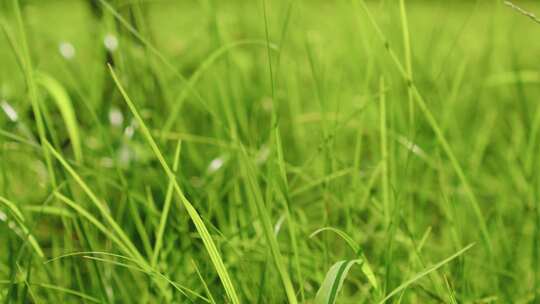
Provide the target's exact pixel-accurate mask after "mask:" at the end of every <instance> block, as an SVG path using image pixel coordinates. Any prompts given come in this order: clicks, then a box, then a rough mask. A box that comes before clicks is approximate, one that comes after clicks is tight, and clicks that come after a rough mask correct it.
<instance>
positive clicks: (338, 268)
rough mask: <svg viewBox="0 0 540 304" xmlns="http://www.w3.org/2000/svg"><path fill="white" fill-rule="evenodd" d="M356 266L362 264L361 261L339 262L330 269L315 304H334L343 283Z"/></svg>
mask: <svg viewBox="0 0 540 304" xmlns="http://www.w3.org/2000/svg"><path fill="white" fill-rule="evenodd" d="M354 264H359V265H361V264H362V260H361V259H357V260H349V261H347V260H345V261H339V262H337V263H335V264H334V265H332V267H330V270H328V272H327V273H326V276H325V278H324V281H323V283H322V284H321V287H320V288H319V290H318V291H317V295H316V296H315V304H334V303H336V299H337V296H338V293H339V291H340V290H341V287H343V282H344V281H345V278H346V277H347V274H348V273H349V270H350V269H351V267H352V266H353V265H354Z"/></svg>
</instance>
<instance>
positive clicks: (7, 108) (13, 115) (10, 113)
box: [0, 100, 19, 122]
mask: <svg viewBox="0 0 540 304" xmlns="http://www.w3.org/2000/svg"><path fill="white" fill-rule="evenodd" d="M0 106H1V107H2V110H4V112H5V113H6V115H7V117H8V118H9V120H11V121H13V122H16V121H17V120H18V119H19V115H17V111H15V109H14V108H13V107H12V106H11V105H10V104H9V103H8V102H7V101H5V100H2V102H0Z"/></svg>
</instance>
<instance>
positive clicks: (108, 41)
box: [103, 34, 118, 52]
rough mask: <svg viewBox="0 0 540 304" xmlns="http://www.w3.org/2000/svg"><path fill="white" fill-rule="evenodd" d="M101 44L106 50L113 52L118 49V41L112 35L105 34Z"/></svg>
mask: <svg viewBox="0 0 540 304" xmlns="http://www.w3.org/2000/svg"><path fill="white" fill-rule="evenodd" d="M103 44H104V45H105V48H106V49H107V50H109V51H111V52H114V51H116V49H117V48H118V39H117V38H116V36H114V35H113V34H107V35H105V38H104V39H103Z"/></svg>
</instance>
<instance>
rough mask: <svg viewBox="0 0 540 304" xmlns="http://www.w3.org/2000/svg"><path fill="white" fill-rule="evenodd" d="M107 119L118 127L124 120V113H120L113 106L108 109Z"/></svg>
mask: <svg viewBox="0 0 540 304" xmlns="http://www.w3.org/2000/svg"><path fill="white" fill-rule="evenodd" d="M109 121H110V122H111V125H113V126H115V127H118V126H120V125H122V123H123V122H124V115H122V112H120V110H118V109H116V108H113V109H111V110H110V111H109Z"/></svg>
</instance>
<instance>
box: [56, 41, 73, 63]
mask: <svg viewBox="0 0 540 304" xmlns="http://www.w3.org/2000/svg"><path fill="white" fill-rule="evenodd" d="M58 50H59V51H60V55H62V57H64V58H66V59H67V60H70V59H73V57H75V47H74V46H73V44H71V43H69V42H65V41H64V42H61V43H60V45H59V46H58Z"/></svg>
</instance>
